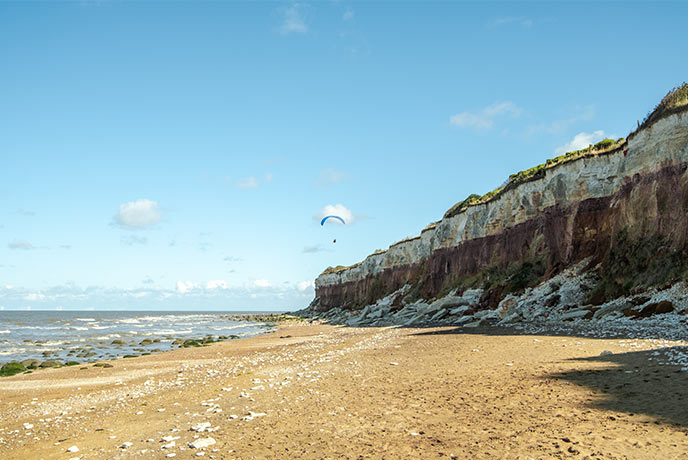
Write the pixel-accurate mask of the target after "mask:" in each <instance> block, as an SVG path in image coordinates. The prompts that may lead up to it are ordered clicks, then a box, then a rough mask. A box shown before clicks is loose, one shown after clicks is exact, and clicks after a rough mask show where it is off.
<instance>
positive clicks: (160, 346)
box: [0, 314, 300, 377]
mask: <svg viewBox="0 0 688 460" xmlns="http://www.w3.org/2000/svg"><path fill="white" fill-rule="evenodd" d="M222 317H223V318H224V319H227V320H231V321H241V322H251V323H263V324H262V327H263V328H264V331H263V333H269V332H272V331H273V330H274V327H275V326H276V325H277V324H280V323H284V322H287V321H298V320H300V318H298V317H295V316H291V315H288V314H229V315H222ZM239 338H241V337H240V336H238V335H233V334H227V335H205V336H203V337H198V338H178V337H174V336H164V337H162V338H157V337H156V338H144V339H142V340H141V339H139V338H127V339H124V338H119V339H114V340H112V341H109V342H105V341H100V342H98V343H95V344H93V345H91V344H88V345H84V346H83V347H79V348H72V349H69V350H67V349H61V350H51V351H45V352H43V353H42V355H43V358H45V359H43V360H39V359H33V358H31V359H24V360H21V361H9V362H6V363H0V377H9V376H12V375H16V374H20V373H24V374H31V373H32V372H35V371H38V370H41V369H48V368H57V367H63V366H79V365H81V366H85V365H93V366H99V367H104V366H111V365H109V364H107V363H104V362H103V361H112V360H115V359H118V358H135V357H138V356H147V355H151V354H153V353H161V352H164V351H169V350H171V349H175V348H189V347H201V346H207V345H210V344H212V343H216V342H222V341H226V340H235V339H239ZM25 342H30V343H31V344H32V345H34V346H41V345H43V344H45V342H46V341H44V340H33V341H31V340H26V341H25ZM113 347H114V348H116V349H117V353H114V352H113V351H112V350H113ZM58 355H66V356H65V357H64V359H62V358H58Z"/></svg>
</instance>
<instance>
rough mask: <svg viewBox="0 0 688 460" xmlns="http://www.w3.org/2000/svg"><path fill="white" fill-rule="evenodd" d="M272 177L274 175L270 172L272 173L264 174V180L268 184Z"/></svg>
mask: <svg viewBox="0 0 688 460" xmlns="http://www.w3.org/2000/svg"><path fill="white" fill-rule="evenodd" d="M274 177H275V175H274V174H272V173H267V174H266V175H265V182H266V183H268V184H269V183H270V182H272V179H273V178H274Z"/></svg>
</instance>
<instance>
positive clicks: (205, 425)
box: [190, 422, 210, 433]
mask: <svg viewBox="0 0 688 460" xmlns="http://www.w3.org/2000/svg"><path fill="white" fill-rule="evenodd" d="M208 428H210V422H201V423H197V424H195V425H192V426H191V428H190V430H191V431H196V432H198V433H202V432H204V431H205V430H207V429H208Z"/></svg>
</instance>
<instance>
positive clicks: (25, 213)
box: [17, 209, 36, 217]
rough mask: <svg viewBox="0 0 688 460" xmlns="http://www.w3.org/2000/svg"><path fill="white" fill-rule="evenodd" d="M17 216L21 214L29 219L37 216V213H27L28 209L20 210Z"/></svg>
mask: <svg viewBox="0 0 688 460" xmlns="http://www.w3.org/2000/svg"><path fill="white" fill-rule="evenodd" d="M17 214H21V215H22V216H27V217H33V216H35V215H36V213H35V212H33V211H27V210H26V209H18V210H17Z"/></svg>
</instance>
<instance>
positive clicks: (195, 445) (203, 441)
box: [189, 438, 215, 449]
mask: <svg viewBox="0 0 688 460" xmlns="http://www.w3.org/2000/svg"><path fill="white" fill-rule="evenodd" d="M213 444H215V440H214V439H213V438H200V439H196V440H195V441H192V442H190V443H189V447H190V448H192V449H203V448H204V447H210V446H212V445H213Z"/></svg>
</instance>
